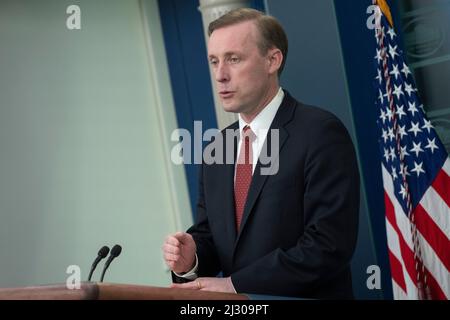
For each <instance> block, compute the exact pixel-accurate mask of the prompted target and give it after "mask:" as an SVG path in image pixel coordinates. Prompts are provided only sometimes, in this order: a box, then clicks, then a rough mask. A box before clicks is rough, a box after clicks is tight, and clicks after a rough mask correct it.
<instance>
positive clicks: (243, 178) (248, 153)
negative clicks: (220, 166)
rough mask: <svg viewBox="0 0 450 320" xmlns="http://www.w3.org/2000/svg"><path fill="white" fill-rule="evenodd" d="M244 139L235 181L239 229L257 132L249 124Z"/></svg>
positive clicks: (244, 131)
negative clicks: (253, 142) (253, 143)
mask: <svg viewBox="0 0 450 320" xmlns="http://www.w3.org/2000/svg"><path fill="white" fill-rule="evenodd" d="M242 131H243V133H242V137H243V141H242V144H241V150H240V151H239V157H238V162H237V164H236V180H235V182H234V203H235V208H236V227H237V230H239V227H240V225H241V220H242V214H243V213H244V206H245V201H246V200H247V193H248V189H249V187H250V183H251V182H252V173H253V150H252V141H253V140H254V138H255V134H254V133H253V131H252V130H251V129H250V127H249V126H245V127H244V129H243V130H242Z"/></svg>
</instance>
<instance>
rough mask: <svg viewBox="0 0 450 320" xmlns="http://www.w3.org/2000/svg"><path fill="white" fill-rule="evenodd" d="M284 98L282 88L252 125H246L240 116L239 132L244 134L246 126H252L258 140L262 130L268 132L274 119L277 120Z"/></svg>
mask: <svg viewBox="0 0 450 320" xmlns="http://www.w3.org/2000/svg"><path fill="white" fill-rule="evenodd" d="M283 98H284V91H283V89H282V88H281V87H280V88H279V89H278V92H277V94H276V95H275V97H273V99H272V100H271V101H270V102H269V104H268V105H267V106H265V107H264V109H262V110H261V112H260V113H259V114H258V115H257V116H256V117H255V118H254V119H253V120H252V122H250V123H246V122H245V121H244V120H243V119H242V117H241V115H240V114H239V132H242V130H243V129H244V127H245V126H246V125H249V126H250V128H251V129H252V131H253V132H254V133H255V135H256V137H257V138H258V133H260V132H261V130H266V131H268V130H269V128H270V125H271V124H272V121H273V119H274V118H275V115H276V113H277V111H278V108H279V107H280V105H281V102H282V101H283Z"/></svg>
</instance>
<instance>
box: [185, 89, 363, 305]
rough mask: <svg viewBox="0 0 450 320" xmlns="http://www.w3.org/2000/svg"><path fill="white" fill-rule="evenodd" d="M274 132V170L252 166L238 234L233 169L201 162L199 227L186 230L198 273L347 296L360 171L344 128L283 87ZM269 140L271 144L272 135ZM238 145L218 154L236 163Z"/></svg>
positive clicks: (261, 286) (288, 290)
mask: <svg viewBox="0 0 450 320" xmlns="http://www.w3.org/2000/svg"><path fill="white" fill-rule="evenodd" d="M227 129H232V130H233V131H234V130H238V129H239V125H238V123H237V122H236V123H234V124H233V125H231V126H229V127H228V128H227ZM227 129H225V130H223V131H222V135H223V137H224V139H223V141H226V136H227V135H228V134H229V132H230V130H228V131H227ZM271 129H279V157H277V160H278V161H279V168H278V172H277V173H276V174H274V175H261V170H260V169H261V167H262V166H261V163H260V162H258V164H257V166H256V168H255V171H254V174H253V178H252V183H251V185H250V189H249V192H248V196H247V202H246V205H245V208H244V215H243V219H242V223H241V227H240V230H239V231H237V230H236V226H235V218H234V216H235V210H234V192H233V187H234V164H209V165H207V164H203V165H202V167H201V170H200V171H201V172H200V179H199V201H198V212H197V221H196V223H195V225H193V226H192V227H191V228H190V229H189V230H188V232H189V233H191V234H192V235H193V237H194V239H195V242H196V244H197V255H198V259H199V270H198V275H199V276H203V277H204V276H216V275H217V274H218V273H219V272H221V271H222V273H223V276H224V277H227V276H231V279H232V282H233V284H234V287H235V289H236V291H237V292H238V293H257V294H268V295H278V296H297V297H310V298H319V299H340V298H343V299H347V298H352V297H353V294H352V284H351V274H350V260H351V257H352V254H353V251H354V248H355V243H356V238H357V230H358V211H359V173H358V165H357V161H356V156H355V151H354V148H353V144H352V141H351V139H350V137H349V135H348V133H347V130H346V129H345V127H344V126H343V124H342V123H341V122H340V121H339V120H338V119H337V118H336V117H335V116H334V115H333V114H331V113H329V112H327V111H324V110H321V109H319V108H316V107H312V106H307V105H303V104H301V103H299V102H297V101H296V100H295V99H293V98H292V97H291V96H290V95H289V93H288V92H286V91H285V97H284V100H283V102H282V104H281V106H280V108H279V110H278V112H277V114H276V116H275V118H274V120H273V122H272V125H271ZM267 137H268V138H267V140H266V144H267V145H268V146H270V145H271V138H270V132H269V134H268V136H267ZM236 144H237V139H235V141H234V147H232V148H229V149H231V150H226V148H224V150H223V152H224V158H225V157H226V154H227V151H228V153H229V152H230V151H231V152H234V155H233V158H236ZM269 149H270V148H269ZM270 151H271V150H270ZM270 151H269V152H270Z"/></svg>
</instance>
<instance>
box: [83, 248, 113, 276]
mask: <svg viewBox="0 0 450 320" xmlns="http://www.w3.org/2000/svg"><path fill="white" fill-rule="evenodd" d="M108 253H109V248H108V247H107V246H103V247H102V248H101V249H100V250H99V251H98V255H97V258H95V260H94V262H93V263H92V266H91V271H90V272H89V277H88V281H91V278H92V274H93V273H94V270H95V268H96V267H97V264H98V263H99V262H100V260H102V259H103V258H105V257H106V256H107V255H108Z"/></svg>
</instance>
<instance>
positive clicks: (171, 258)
mask: <svg viewBox="0 0 450 320" xmlns="http://www.w3.org/2000/svg"><path fill="white" fill-rule="evenodd" d="M162 250H163V254H164V260H165V261H166V264H167V265H168V266H169V268H170V269H171V270H172V271H174V272H176V273H183V272H188V271H190V270H191V269H192V268H193V267H194V265H195V252H196V251H197V246H196V245H195V241H194V239H193V238H192V236H191V235H190V234H189V233H185V232H177V233H175V234H172V235H169V236H168V237H167V238H166V240H165V242H164V245H163V246H162Z"/></svg>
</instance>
